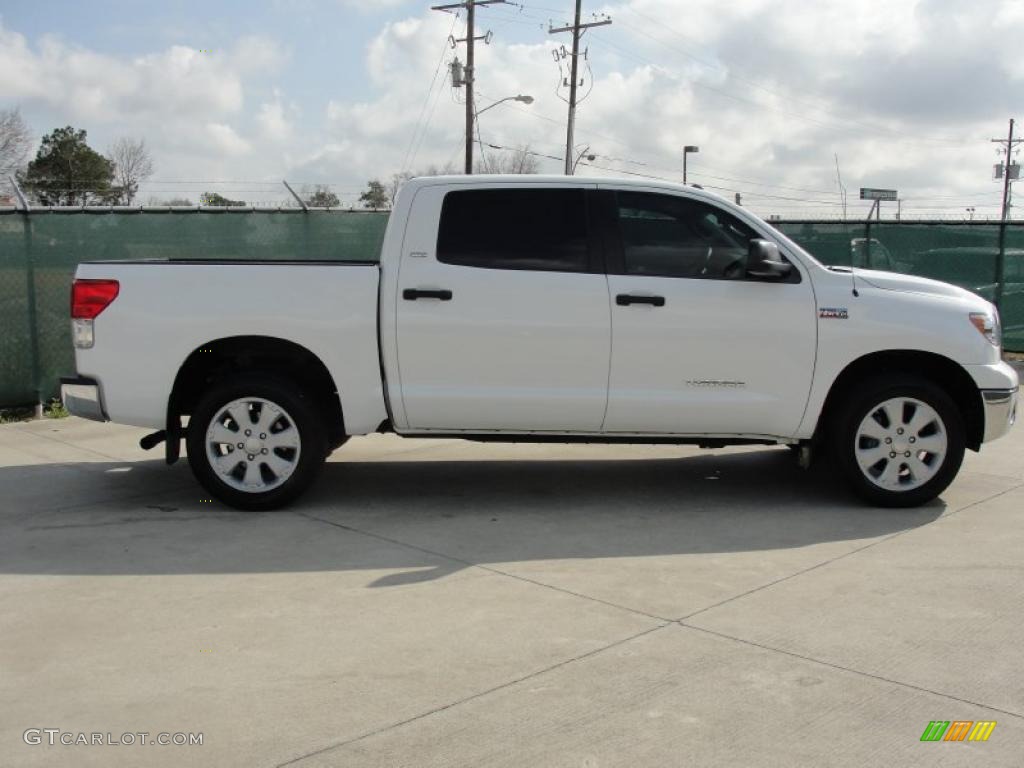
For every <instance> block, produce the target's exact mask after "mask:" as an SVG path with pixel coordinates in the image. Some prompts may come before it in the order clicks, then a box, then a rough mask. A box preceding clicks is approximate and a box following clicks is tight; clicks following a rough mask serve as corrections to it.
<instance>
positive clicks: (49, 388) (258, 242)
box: [0, 209, 387, 407]
mask: <svg viewBox="0 0 1024 768" xmlns="http://www.w3.org/2000/svg"><path fill="white" fill-rule="evenodd" d="M57 210H59V209H55V210H46V209H42V210H39V211H31V212H29V213H28V214H25V213H23V212H21V211H13V210H10V209H6V210H3V209H0V328H2V329H3V334H2V335H0V407H9V406H15V405H26V404H33V403H35V402H38V399H37V398H41V399H42V400H48V399H49V398H51V397H53V396H55V395H56V394H57V391H58V379H59V377H60V376H62V375H68V374H70V373H73V372H74V355H73V352H72V347H71V322H70V318H69V293H70V286H71V278H72V276H73V275H74V272H75V267H76V266H77V265H78V263H79V262H82V261H92V260H97V259H151V258H168V259H210V260H220V259H242V260H252V261H267V260H297V261H305V260H313V261H376V260H377V259H378V258H379V255H380V247H381V242H382V241H383V238H384V228H385V226H386V225H387V214H382V213H372V212H356V211H337V210H311V211H308V212H304V211H301V210H298V209H296V210H294V211H293V210H288V209H283V210H280V211H252V210H247V211H237V210H230V209H224V210H223V211H219V212H210V211H209V209H204V210H202V211H198V210H182V211H161V212H156V211H136V212H131V213H128V212H122V211H114V212H110V211H106V210H103V209H98V210H96V211H89V210H88V209H87V210H84V211H83V210H77V211H75V210H74V209H68V210H63V211H61V212H57Z"/></svg>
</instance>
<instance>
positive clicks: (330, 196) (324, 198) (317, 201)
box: [306, 184, 341, 208]
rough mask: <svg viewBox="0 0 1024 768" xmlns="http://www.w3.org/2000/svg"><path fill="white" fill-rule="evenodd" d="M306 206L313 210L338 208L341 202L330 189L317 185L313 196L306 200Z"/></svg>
mask: <svg viewBox="0 0 1024 768" xmlns="http://www.w3.org/2000/svg"><path fill="white" fill-rule="evenodd" d="M306 205H308V206H310V207H311V208H338V207H340V206H341V200H339V199H338V196H337V195H336V194H334V193H333V192H331V190H330V189H329V188H327V187H325V186H324V185H323V184H317V186H316V188H315V189H314V190H313V194H312V195H310V196H309V198H308V199H307V200H306Z"/></svg>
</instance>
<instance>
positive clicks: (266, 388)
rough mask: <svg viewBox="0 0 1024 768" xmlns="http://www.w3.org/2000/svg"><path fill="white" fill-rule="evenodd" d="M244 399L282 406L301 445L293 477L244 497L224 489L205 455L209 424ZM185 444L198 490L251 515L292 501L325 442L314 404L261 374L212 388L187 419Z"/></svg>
mask: <svg viewBox="0 0 1024 768" xmlns="http://www.w3.org/2000/svg"><path fill="white" fill-rule="evenodd" d="M246 397H261V398H265V399H266V400H269V401H271V402H273V403H276V404H277V405H279V406H281V407H282V408H283V409H284V410H285V411H287V412H288V414H289V415H290V416H291V418H292V420H293V421H294V423H295V426H296V428H297V429H298V431H299V439H300V440H301V450H300V452H299V462H298V466H297V467H296V468H295V471H294V472H293V473H292V476H291V477H289V478H288V479H287V480H286V481H285V482H284V483H283V484H281V485H280V486H279V487H277V488H274V489H273V490H270V491H266V492H264V493H246V492H244V491H240V490H238V489H237V488H232V487H231V486H230V485H227V484H226V483H224V482H223V481H222V480H221V479H220V478H219V477H218V475H217V472H216V470H215V469H214V468H213V467H212V466H211V465H210V462H209V459H208V458H207V455H206V428H207V425H208V424H209V423H210V420H211V419H212V418H213V417H214V415H216V413H217V411H219V410H220V409H221V408H222V407H223V406H224V405H226V404H227V403H230V402H231V401H232V400H238V399H240V398H246ZM193 425H194V428H193ZM185 444H186V447H187V453H188V462H189V466H190V467H191V468H192V473H193V474H194V475H195V477H196V479H197V480H198V481H199V483H200V484H201V485H202V486H203V488H205V489H206V490H207V491H209V492H210V493H211V494H212V495H213V496H215V497H216V498H218V499H220V500H221V501H223V502H224V503H225V504H227V505H229V506H232V507H235V508H237V509H244V510H251V511H263V510H271V509H277V508H280V507H283V506H285V505H287V504H289V503H290V502H292V501H294V500H295V499H296V498H298V496H299V495H300V494H301V493H302V492H303V491H305V490H306V489H307V488H308V487H309V485H310V484H311V483H312V482H313V480H314V479H315V478H316V475H317V473H318V472H319V470H320V468H321V467H322V466H323V463H324V459H325V458H326V456H327V438H326V434H325V431H324V428H323V425H322V424H321V422H320V419H319V415H318V414H317V411H316V408H315V405H314V401H313V399H312V398H311V397H309V396H307V395H306V394H305V393H304V392H303V391H302V390H301V388H299V387H297V386H296V385H295V384H294V383H292V382H290V381H287V380H286V379H281V378H276V377H273V376H268V375H262V374H239V375H236V376H233V377H231V378H230V379H225V380H224V381H221V382H219V383H217V384H215V385H214V386H213V387H212V388H211V389H210V390H209V391H208V392H207V393H206V394H205V395H203V397H202V398H201V399H200V401H199V404H198V405H197V406H196V408H195V410H194V412H193V413H192V416H191V418H190V420H189V429H188V434H187V437H186V440H185Z"/></svg>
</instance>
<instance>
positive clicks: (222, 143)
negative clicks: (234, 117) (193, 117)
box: [206, 123, 252, 157]
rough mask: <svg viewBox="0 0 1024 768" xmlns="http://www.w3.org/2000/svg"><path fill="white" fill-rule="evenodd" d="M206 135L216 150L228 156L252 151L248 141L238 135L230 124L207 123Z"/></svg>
mask: <svg viewBox="0 0 1024 768" xmlns="http://www.w3.org/2000/svg"><path fill="white" fill-rule="evenodd" d="M206 135H207V137H208V138H209V139H210V140H211V141H212V142H213V145H214V148H215V149H216V150H217V151H218V152H223V153H224V154H225V155H228V156H230V157H237V156H239V155H245V154H248V153H249V152H250V151H252V146H251V145H250V144H249V142H248V141H246V140H245V139H243V138H242V137H241V136H239V135H238V134H237V133H236V132H235V129H234V128H232V127H231V126H230V125H225V124H224V123H207V124H206Z"/></svg>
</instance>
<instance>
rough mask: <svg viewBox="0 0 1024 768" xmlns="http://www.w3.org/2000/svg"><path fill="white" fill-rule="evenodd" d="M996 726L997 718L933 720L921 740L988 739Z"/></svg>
mask: <svg viewBox="0 0 1024 768" xmlns="http://www.w3.org/2000/svg"><path fill="white" fill-rule="evenodd" d="M995 727H996V721H995V720H978V721H977V722H975V721H974V720H954V721H952V722H950V721H949V720H932V721H931V722H930V723H928V726H927V727H926V728H925V729H924V733H922V734H921V741H988V737H989V736H991V735H992V731H994V730H995Z"/></svg>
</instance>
